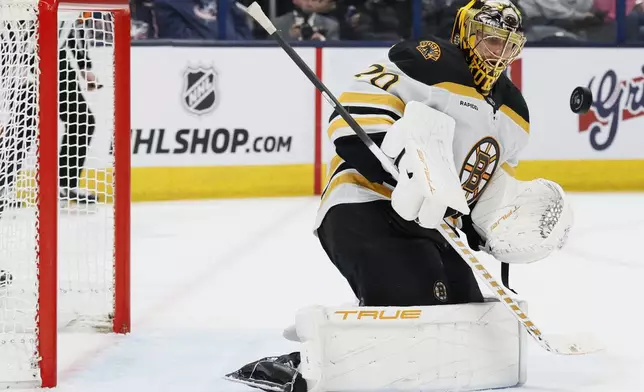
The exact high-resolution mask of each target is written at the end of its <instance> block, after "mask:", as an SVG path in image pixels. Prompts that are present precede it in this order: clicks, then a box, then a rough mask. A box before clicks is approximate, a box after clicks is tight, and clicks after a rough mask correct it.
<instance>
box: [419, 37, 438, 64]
mask: <svg viewBox="0 0 644 392" xmlns="http://www.w3.org/2000/svg"><path fill="white" fill-rule="evenodd" d="M416 49H417V50H418V51H419V52H420V54H422V55H423V57H424V58H425V60H434V61H436V60H438V59H439V58H440V57H441V47H440V46H439V45H438V44H437V43H436V42H434V41H420V44H419V45H418V46H416Z"/></svg>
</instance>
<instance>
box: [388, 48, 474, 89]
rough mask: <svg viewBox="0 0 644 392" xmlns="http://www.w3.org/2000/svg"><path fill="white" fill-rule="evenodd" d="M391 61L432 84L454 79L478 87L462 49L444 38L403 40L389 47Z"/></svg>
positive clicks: (413, 75)
mask: <svg viewBox="0 0 644 392" xmlns="http://www.w3.org/2000/svg"><path fill="white" fill-rule="evenodd" d="M389 60H390V61H391V62H392V63H394V64H396V66H397V67H398V68H400V70H401V71H403V72H404V73H405V74H406V75H407V76H409V77H410V78H412V79H415V80H416V81H419V82H421V83H423V84H426V85H429V86H432V85H435V84H438V83H442V82H453V83H458V84H462V85H465V86H472V87H474V84H473V80H472V74H471V73H470V71H469V67H468V66H467V62H466V61H465V57H464V56H463V54H462V52H461V50H460V49H459V48H457V47H456V46H455V45H453V44H452V43H450V42H449V41H446V40H443V39H440V38H435V37H429V38H427V39H422V40H418V41H403V42H400V43H398V44H396V45H394V46H393V47H392V48H391V49H390V50H389Z"/></svg>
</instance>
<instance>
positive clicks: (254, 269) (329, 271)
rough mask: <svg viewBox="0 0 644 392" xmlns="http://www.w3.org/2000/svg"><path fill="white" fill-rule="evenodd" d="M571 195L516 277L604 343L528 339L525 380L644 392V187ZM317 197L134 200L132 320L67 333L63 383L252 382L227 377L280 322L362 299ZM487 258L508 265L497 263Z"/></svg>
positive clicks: (565, 328)
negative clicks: (128, 325) (541, 247)
mask: <svg viewBox="0 0 644 392" xmlns="http://www.w3.org/2000/svg"><path fill="white" fill-rule="evenodd" d="M573 202H574V203H575V212H576V214H575V218H576V226H575V229H574V231H573V232H572V233H571V238H570V242H569V245H568V247H567V248H566V249H565V250H564V251H562V252H560V253H559V254H557V255H556V256H553V257H551V258H549V259H547V260H544V261H542V262H539V263H536V264H531V265H524V266H518V267H513V269H512V272H511V286H512V287H513V288H515V289H516V290H517V291H518V292H519V293H520V294H521V296H522V297H524V298H525V299H527V300H528V301H529V305H530V312H529V313H530V316H531V317H532V319H533V320H534V322H535V323H536V324H537V325H538V326H539V327H540V328H541V329H542V331H544V332H552V333H575V332H576V331H580V332H590V333H592V334H594V335H595V336H596V337H597V338H598V339H600V340H601V341H602V342H603V343H604V345H605V347H606V350H605V351H604V352H602V353H600V354H595V355H592V356H585V357H563V356H556V355H553V354H549V353H547V352H544V351H543V350H541V349H540V348H539V347H538V346H537V345H536V344H534V343H533V342H530V344H529V364H528V382H527V384H526V385H525V386H524V387H523V388H520V390H521V391H525V392H537V391H538V392H572V391H575V392H581V391H583V392H593V391H606V392H637V391H643V390H644V354H643V352H644V338H643V337H642V336H643V335H642V333H641V330H642V324H641V323H642V321H644V317H643V316H642V314H641V313H640V312H641V311H642V308H643V306H642V295H641V286H640V285H642V284H643V282H642V279H643V277H644V259H643V258H642V256H641V248H640V246H639V245H640V244H641V243H642V241H644V239H643V238H642V233H643V232H644V195H643V194H583V195H573ZM316 208H317V198H314V197H307V198H285V199H241V200H217V201H198V202H167V203H144V204H135V205H134V206H133V211H132V279H133V281H132V301H133V302H132V304H133V310H132V312H133V332H132V334H130V335H128V336H124V337H123V336H114V335H79V334H62V336H61V337H60V342H59V347H60V365H59V372H60V373H59V374H60V376H59V387H58V389H59V390H60V391H83V392H86V391H93V392H102V391H110V392H111V391H120V392H140V391H155V392H162V391H166V392H178V391H181V392H183V391H186V392H192V391H212V392H224V391H225V392H241V391H251V389H249V388H248V387H246V386H244V385H240V384H233V383H230V382H227V381H224V380H222V379H221V376H222V375H223V374H225V373H226V372H230V371H233V370H236V369H237V368H238V367H240V366H241V365H243V364H245V363H246V362H248V361H251V360H254V359H257V358H259V357H263V356H267V355H274V354H281V353H285V352H287V351H289V350H295V349H296V348H297V346H296V345H295V343H293V342H289V341H286V340H285V339H283V338H282V337H281V332H282V329H283V328H284V327H285V326H287V325H289V324H290V323H292V321H293V314H294V312H295V311H296V310H297V309H298V308H300V307H303V306H307V305H310V304H312V303H318V304H329V305H337V304H340V303H347V302H352V301H353V296H352V294H351V291H350V290H349V287H348V285H347V284H346V283H345V282H344V280H343V278H342V277H341V276H340V275H339V274H338V273H337V272H336V271H335V269H334V267H333V265H332V264H331V263H330V262H329V261H327V259H326V256H325V254H324V252H323V251H322V249H321V247H320V246H319V244H318V242H317V239H316V238H315V237H314V236H313V234H312V232H311V228H312V225H313V221H314V216H315V213H316ZM485 260H486V264H487V265H488V266H489V268H490V270H491V271H493V273H495V274H496V276H497V277H500V273H499V271H500V268H499V267H498V263H496V262H494V261H490V260H489V259H488V258H485ZM564 299H565V300H566V301H564ZM571 307H574V308H572V309H574V310H571ZM428 355H431V353H428Z"/></svg>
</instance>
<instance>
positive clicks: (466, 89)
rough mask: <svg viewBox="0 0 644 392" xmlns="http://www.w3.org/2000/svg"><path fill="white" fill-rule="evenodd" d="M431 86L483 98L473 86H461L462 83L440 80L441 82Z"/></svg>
mask: <svg viewBox="0 0 644 392" xmlns="http://www.w3.org/2000/svg"><path fill="white" fill-rule="evenodd" d="M433 87H438V88H442V89H444V90H447V91H449V92H450V93H452V94H457V95H462V96H464V97H470V98H476V99H480V100H484V99H485V98H484V97H483V95H481V93H479V92H478V91H476V89H475V88H474V87H470V86H463V85H462V84H458V83H454V82H441V83H437V84H435V85H434V86H433Z"/></svg>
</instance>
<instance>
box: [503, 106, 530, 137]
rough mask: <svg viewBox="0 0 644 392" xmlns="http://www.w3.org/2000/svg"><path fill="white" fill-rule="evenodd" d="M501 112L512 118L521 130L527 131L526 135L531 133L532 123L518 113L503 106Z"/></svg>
mask: <svg viewBox="0 0 644 392" xmlns="http://www.w3.org/2000/svg"><path fill="white" fill-rule="evenodd" d="M501 112H503V113H505V115H506V116H508V117H510V119H511V120H512V121H514V122H515V123H516V124H517V125H518V126H519V127H521V129H523V130H524V131H526V133H530V123H529V122H527V121H526V120H525V119H524V118H523V117H521V116H520V115H519V114H518V113H517V112H515V111H514V110H512V109H510V108H509V107H508V106H506V105H501Z"/></svg>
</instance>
